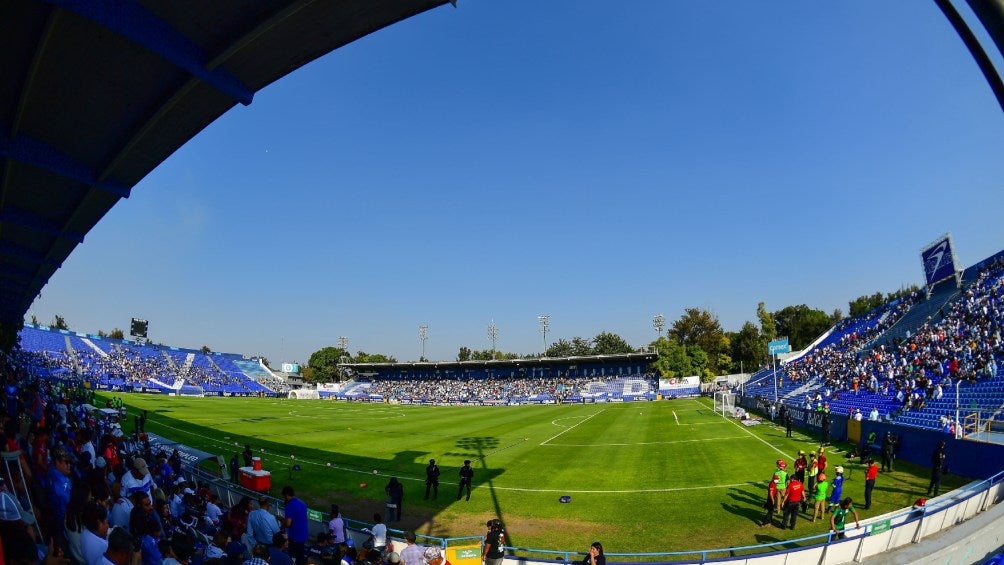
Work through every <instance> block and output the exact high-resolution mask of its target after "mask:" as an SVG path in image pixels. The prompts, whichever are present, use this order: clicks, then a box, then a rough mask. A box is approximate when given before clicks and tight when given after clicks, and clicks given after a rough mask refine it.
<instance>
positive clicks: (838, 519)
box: [830, 497, 861, 539]
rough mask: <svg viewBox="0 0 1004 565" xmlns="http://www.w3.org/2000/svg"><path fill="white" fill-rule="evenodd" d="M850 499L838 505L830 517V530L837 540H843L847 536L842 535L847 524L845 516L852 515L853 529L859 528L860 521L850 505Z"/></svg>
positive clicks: (856, 512)
mask: <svg viewBox="0 0 1004 565" xmlns="http://www.w3.org/2000/svg"><path fill="white" fill-rule="evenodd" d="M851 502H852V501H851V497H847V498H845V499H843V500H842V501H841V502H840V505H839V506H837V508H836V509H835V510H834V511H833V514H832V515H831V516H830V529H832V530H833V533H835V534H837V539H844V538H845V537H847V534H845V533H844V528H845V527H846V523H847V515H848V514H852V515H853V516H854V527H855V528H860V527H861V521H860V520H859V518H858V511H857V510H855V509H854V506H853V505H852V504H851Z"/></svg>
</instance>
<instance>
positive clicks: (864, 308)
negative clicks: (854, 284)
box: [847, 284, 920, 318]
mask: <svg viewBox="0 0 1004 565" xmlns="http://www.w3.org/2000/svg"><path fill="white" fill-rule="evenodd" d="M915 292H920V287H919V286H917V285H915V284H914V285H910V286H904V287H903V288H901V289H899V290H897V291H895V292H890V293H889V294H886V295H884V296H883V294H882V293H881V292H876V293H875V294H871V295H868V294H862V295H861V296H859V297H857V298H855V299H854V300H851V301H850V302H848V303H847V304H848V306H849V307H850V310H848V315H849V316H850V317H852V318H853V317H855V316H860V315H861V314H864V313H866V312H869V311H871V310H874V309H875V308H878V307H879V306H883V305H885V304H887V303H889V302H892V301H893V300H896V299H898V298H904V297H907V296H910V295H911V294H913V293H915Z"/></svg>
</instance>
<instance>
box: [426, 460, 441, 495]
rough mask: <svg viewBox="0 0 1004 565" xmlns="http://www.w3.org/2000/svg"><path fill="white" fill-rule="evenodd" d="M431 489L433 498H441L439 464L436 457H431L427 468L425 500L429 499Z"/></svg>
mask: <svg viewBox="0 0 1004 565" xmlns="http://www.w3.org/2000/svg"><path fill="white" fill-rule="evenodd" d="M430 489H432V498H433V499H435V498H439V465H436V460H435V459H429V466H428V467H426V468H425V500H429V490H430Z"/></svg>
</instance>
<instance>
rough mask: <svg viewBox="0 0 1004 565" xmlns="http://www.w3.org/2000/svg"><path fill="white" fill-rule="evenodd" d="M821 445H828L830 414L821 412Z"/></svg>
mask: <svg viewBox="0 0 1004 565" xmlns="http://www.w3.org/2000/svg"><path fill="white" fill-rule="evenodd" d="M822 427H823V445H830V413H829V412H823V424H822Z"/></svg>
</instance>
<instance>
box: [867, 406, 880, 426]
mask: <svg viewBox="0 0 1004 565" xmlns="http://www.w3.org/2000/svg"><path fill="white" fill-rule="evenodd" d="M868 419H869V420H871V421H872V422H878V419H879V411H878V408H877V407H875V406H872V411H871V413H870V414H868Z"/></svg>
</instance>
